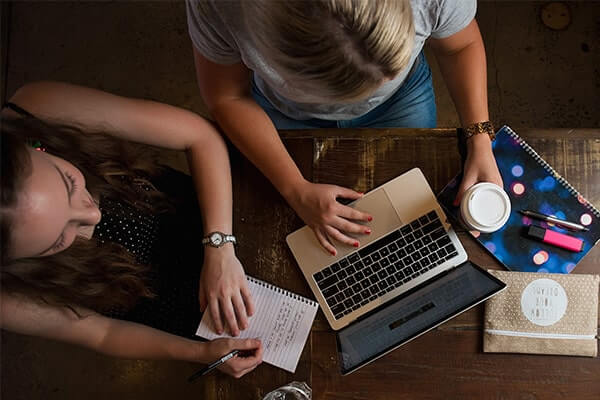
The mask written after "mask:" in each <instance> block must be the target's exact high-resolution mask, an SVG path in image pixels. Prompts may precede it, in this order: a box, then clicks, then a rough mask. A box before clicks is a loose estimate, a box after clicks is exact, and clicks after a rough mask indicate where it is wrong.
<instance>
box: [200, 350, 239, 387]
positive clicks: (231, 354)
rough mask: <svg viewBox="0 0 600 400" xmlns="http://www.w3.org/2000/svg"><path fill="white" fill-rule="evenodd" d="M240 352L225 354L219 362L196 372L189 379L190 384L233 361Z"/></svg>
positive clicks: (234, 351)
mask: <svg viewBox="0 0 600 400" xmlns="http://www.w3.org/2000/svg"><path fill="white" fill-rule="evenodd" d="M239 352H240V351H239V350H232V351H230V352H229V353H227V354H225V355H224V356H223V357H221V358H219V359H218V360H217V361H215V362H213V363H212V364H209V365H207V366H206V367H204V368H202V369H201V370H200V371H198V372H196V373H195V374H194V375H192V376H190V377H189V378H188V382H192V381H194V380H196V379H197V378H199V377H201V376H204V375H206V374H208V373H209V372H210V371H212V370H213V369H215V368H217V367H218V366H219V365H221V364H223V363H225V362H227V361H228V360H230V359H232V358H233V357H235V356H236V355H237V354H238V353H239Z"/></svg>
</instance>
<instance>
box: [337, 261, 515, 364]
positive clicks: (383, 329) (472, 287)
mask: <svg viewBox="0 0 600 400" xmlns="http://www.w3.org/2000/svg"><path fill="white" fill-rule="evenodd" d="M504 286H505V285H504V284H503V283H502V282H500V281H498V280H497V279H496V278H494V277H493V276H492V275H491V274H488V273H487V272H485V271H483V270H481V269H479V268H477V267H475V266H473V265H472V264H471V263H469V262H466V263H463V264H462V265H461V266H460V267H458V268H455V269H453V270H451V271H450V272H449V273H447V274H442V275H441V276H440V277H439V278H434V279H433V280H432V281H429V282H428V283H427V284H426V286H423V287H421V288H420V289H417V290H416V291H414V292H409V294H407V295H405V296H400V297H399V299H397V300H393V301H392V302H390V303H387V304H385V305H384V306H382V307H381V308H380V309H379V310H377V311H376V312H375V313H373V314H370V315H368V316H367V317H366V318H364V319H361V320H359V321H357V322H354V323H352V324H351V325H350V326H348V327H347V328H344V329H342V330H341V331H340V332H339V333H338V335H337V340H338V349H339V351H340V361H341V364H342V373H344V374H346V373H349V372H352V371H353V370H355V369H356V368H359V367H360V366H362V365H364V364H366V363H368V362H370V361H372V360H374V359H376V358H378V357H380V356H382V355H383V354H385V353H387V352H388V351H391V350H393V349H394V348H396V347H398V346H400V345H402V344H404V343H406V342H408V341H409V340H410V339H412V338H414V337H416V336H418V335H420V334H421V333H423V332H426V331H427V330H429V329H431V328H432V327H435V326H436V325H439V324H440V323H441V322H443V321H445V320H447V319H449V318H452V317H454V316H456V315H458V314H460V313H461V312H462V311H464V310H466V309H468V308H469V307H471V306H473V305H475V304H477V303H479V302H480V301H482V300H484V299H486V298H488V297H490V296H491V295H492V294H494V293H496V292H498V291H499V290H501V289H502V288H503V287H504Z"/></svg>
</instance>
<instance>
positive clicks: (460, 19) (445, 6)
mask: <svg viewBox="0 0 600 400" xmlns="http://www.w3.org/2000/svg"><path fill="white" fill-rule="evenodd" d="M438 7H439V8H438V16H437V22H436V23H435V24H434V25H433V29H432V30H431V37H432V38H435V39H443V38H447V37H448V36H452V35H454V34H455V33H457V32H460V31H461V30H463V29H464V28H466V27H467V25H469V24H470V23H471V21H472V20H473V18H475V13H476V12H477V0H439V4H438Z"/></svg>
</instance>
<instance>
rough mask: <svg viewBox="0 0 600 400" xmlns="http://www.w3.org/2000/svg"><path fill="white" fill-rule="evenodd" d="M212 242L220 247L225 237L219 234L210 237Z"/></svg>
mask: <svg viewBox="0 0 600 400" xmlns="http://www.w3.org/2000/svg"><path fill="white" fill-rule="evenodd" d="M210 242H211V243H212V244H214V245H215V246H218V245H220V244H221V243H222V242H223V237H222V236H221V235H219V234H218V233H217V232H215V233H213V234H212V235H210Z"/></svg>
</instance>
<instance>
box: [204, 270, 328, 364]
mask: <svg viewBox="0 0 600 400" xmlns="http://www.w3.org/2000/svg"><path fill="white" fill-rule="evenodd" d="M248 287H249V289H250V292H251V293H252V298H253V300H254V309H255V313H254V315H253V316H252V317H250V318H249V326H248V328H247V329H245V330H244V331H242V332H241V333H240V335H239V336H237V337H236V338H240V339H247V338H259V339H260V340H261V341H262V345H263V348H264V353H263V360H264V361H265V362H267V363H269V364H272V365H274V366H276V367H279V368H283V369H284V370H286V371H289V372H292V373H293V372H295V371H296V366H297V365H298V361H299V360H300V355H301V354H302V349H303V348H304V345H305V343H306V339H307V338H308V334H309V332H310V328H311V326H312V323H313V321H314V319H315V315H316V314H317V309H318V308H319V306H318V303H316V302H314V301H312V300H309V299H307V298H305V297H302V296H299V295H297V294H294V293H291V292H288V291H286V290H283V289H281V288H278V287H276V286H273V285H271V284H269V283H266V282H264V281H261V280H258V279H255V278H252V277H248ZM196 335H197V336H200V337H203V338H205V339H209V340H212V339H216V338H221V337H232V336H231V335H229V334H227V333H224V334H222V335H218V334H216V333H215V329H214V325H213V321H212V318H211V317H210V313H208V312H205V313H204V315H203V316H202V321H200V325H199V326H198V330H197V331H196Z"/></svg>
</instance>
